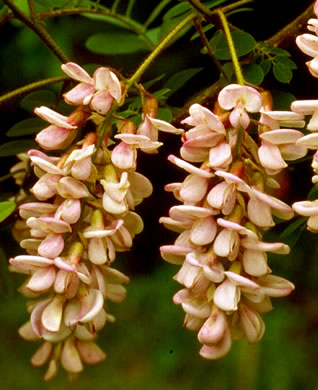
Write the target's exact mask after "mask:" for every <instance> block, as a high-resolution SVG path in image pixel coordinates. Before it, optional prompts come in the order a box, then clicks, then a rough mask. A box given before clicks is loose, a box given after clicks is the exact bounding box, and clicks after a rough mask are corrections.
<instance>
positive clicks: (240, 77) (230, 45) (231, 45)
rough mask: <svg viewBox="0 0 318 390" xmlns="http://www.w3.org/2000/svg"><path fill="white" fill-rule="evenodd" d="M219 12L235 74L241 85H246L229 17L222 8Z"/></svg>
mask: <svg viewBox="0 0 318 390" xmlns="http://www.w3.org/2000/svg"><path fill="white" fill-rule="evenodd" d="M217 13H218V15H219V18H220V21H221V24H222V27H223V31H224V35H225V39H226V42H227V45H228V48H229V51H230V54H231V58H232V63H233V68H234V72H235V75H236V79H237V82H238V84H240V85H244V77H243V73H242V70H241V67H240V63H239V60H238V57H237V54H236V50H235V46H234V42H233V38H232V34H231V31H230V27H229V25H228V22H227V19H226V17H225V15H224V13H223V11H222V10H221V9H218V10H217Z"/></svg>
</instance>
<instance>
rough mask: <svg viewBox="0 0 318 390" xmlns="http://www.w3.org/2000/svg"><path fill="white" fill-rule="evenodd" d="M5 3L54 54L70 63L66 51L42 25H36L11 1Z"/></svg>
mask: <svg viewBox="0 0 318 390" xmlns="http://www.w3.org/2000/svg"><path fill="white" fill-rule="evenodd" d="M3 2H4V3H5V4H6V5H7V6H8V7H9V8H10V9H11V11H12V12H13V14H14V15H15V17H16V18H17V19H19V20H20V21H21V22H22V23H23V24H25V25H26V26H27V27H29V29H30V30H32V31H33V32H34V33H35V34H36V35H37V36H38V37H39V38H40V39H41V40H42V42H43V43H44V44H45V45H46V46H47V47H48V48H49V49H50V50H51V51H52V53H53V54H54V55H55V56H56V57H57V58H58V59H59V60H60V61H61V62H68V61H69V58H68V57H67V55H66V54H65V53H64V51H63V50H62V49H61V48H60V47H59V45H58V44H57V43H56V42H55V40H54V39H53V38H52V37H51V35H50V34H49V33H48V32H47V30H46V29H45V28H44V27H43V26H42V25H41V24H40V23H36V22H35V20H32V19H30V18H29V17H28V16H27V15H25V13H24V12H22V11H21V10H20V9H19V8H18V7H16V5H15V4H14V3H13V2H12V1H11V0H3Z"/></svg>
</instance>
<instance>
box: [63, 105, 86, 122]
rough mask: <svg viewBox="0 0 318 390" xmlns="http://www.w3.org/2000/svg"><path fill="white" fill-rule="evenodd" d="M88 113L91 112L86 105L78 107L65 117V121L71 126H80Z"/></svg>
mask: <svg viewBox="0 0 318 390" xmlns="http://www.w3.org/2000/svg"><path fill="white" fill-rule="evenodd" d="M90 115H91V112H90V111H89V110H88V109H87V107H78V108H77V109H76V110H74V111H73V112H72V113H71V115H70V116H69V117H68V118H67V123H69V124H71V125H73V126H81V125H83V124H84V123H85V122H86V121H87V119H88V117H89V116H90Z"/></svg>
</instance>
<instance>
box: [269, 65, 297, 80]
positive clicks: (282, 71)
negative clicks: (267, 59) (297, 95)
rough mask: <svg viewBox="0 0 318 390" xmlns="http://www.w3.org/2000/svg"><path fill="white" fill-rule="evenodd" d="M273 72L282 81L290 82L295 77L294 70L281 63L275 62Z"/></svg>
mask: <svg viewBox="0 0 318 390" xmlns="http://www.w3.org/2000/svg"><path fill="white" fill-rule="evenodd" d="M273 74H274V76H275V78H276V79H277V80H278V81H280V82H281V83H289V82H290V81H291V79H292V78H293V72H292V70H291V69H290V68H288V67H286V66H284V65H281V64H273Z"/></svg>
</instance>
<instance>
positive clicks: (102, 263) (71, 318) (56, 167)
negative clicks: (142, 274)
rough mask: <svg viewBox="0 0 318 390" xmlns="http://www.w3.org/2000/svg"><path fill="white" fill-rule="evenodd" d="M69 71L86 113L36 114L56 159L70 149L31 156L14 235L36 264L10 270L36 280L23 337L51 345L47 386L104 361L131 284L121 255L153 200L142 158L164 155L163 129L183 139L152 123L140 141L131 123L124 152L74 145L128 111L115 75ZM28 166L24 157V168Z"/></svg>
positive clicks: (42, 353)
mask: <svg viewBox="0 0 318 390" xmlns="http://www.w3.org/2000/svg"><path fill="white" fill-rule="evenodd" d="M62 69H63V70H64V71H65V72H66V73H67V74H68V75H69V76H70V77H72V78H74V79H75V80H77V81H80V83H79V84H78V85H77V86H75V88H73V89H72V90H71V91H69V92H67V93H66V94H65V96H64V97H65V100H66V102H67V103H69V104H73V105H77V106H78V107H77V108H76V109H75V111H74V112H73V113H72V114H71V115H70V116H69V117H65V116H63V115H61V114H59V113H57V112H55V111H53V110H51V109H49V108H47V107H39V108H36V109H35V113H36V114H37V115H39V116H40V117H41V118H42V119H44V120H46V121H47V122H48V123H49V124H50V125H49V127H47V128H46V129H44V130H42V131H41V132H40V133H39V134H38V135H37V137H36V140H37V142H38V143H39V145H40V146H41V147H42V148H43V149H45V150H48V151H55V150H56V149H65V148H66V147H68V149H66V150H65V151H64V152H62V153H60V154H58V153H55V154H54V155H52V156H49V155H47V154H45V153H44V152H42V151H39V150H30V151H29V152H28V154H27V155H28V159H29V161H30V163H31V165H32V166H33V170H34V174H35V176H36V177H37V181H36V182H35V184H34V185H33V187H32V188H31V190H30V191H31V193H32V195H33V197H32V199H29V200H30V201H29V202H28V203H24V204H22V205H20V207H19V212H20V216H21V218H22V221H21V220H20V221H18V223H17V225H16V227H15V230H14V235H15V238H17V240H18V241H19V242H20V246H21V247H22V248H24V249H25V250H26V252H27V254H24V255H19V256H16V257H14V258H11V259H10V260H9V261H10V264H11V269H12V270H13V271H16V272H20V273H24V274H27V275H28V278H27V279H26V281H25V282H24V283H23V285H22V286H21V287H20V289H19V290H20V292H21V293H22V294H23V295H25V296H26V297H29V298H37V299H36V300H33V301H31V302H29V303H28V310H29V312H30V320H29V321H28V322H27V323H26V324H25V325H23V326H22V327H21V328H20V331H19V332H20V334H21V336H22V337H24V338H25V339H27V340H38V339H41V340H43V341H44V342H43V344H42V345H41V346H40V348H39V349H38V350H37V352H36V353H35V354H34V356H33V358H32V364H33V365H35V366H42V365H44V364H46V363H48V369H47V371H46V374H45V379H46V380H49V379H51V378H53V377H54V375H55V374H56V372H57V369H58V365H59V363H61V365H62V366H63V367H64V369H65V370H66V371H68V372H69V373H71V374H77V373H79V372H80V371H82V369H83V363H87V364H95V363H99V362H101V361H103V360H104V359H105V354H104V352H103V351H102V350H101V349H100V348H99V347H98V346H97V345H96V344H95V339H96V335H97V332H98V331H99V330H100V329H102V328H103V327H104V325H105V323H106V322H107V321H109V322H112V321H114V317H113V316H112V315H111V314H109V313H108V308H107V307H106V303H107V302H108V301H114V302H121V301H122V300H123V299H124V298H125V293H126V290H125V288H124V287H123V283H127V282H128V281H129V279H128V277H127V276H125V275H124V274H123V273H122V272H120V271H118V270H116V269H114V268H112V266H111V265H112V263H113V262H114V260H115V258H116V252H118V251H119V252H122V251H128V250H130V248H131V247H132V243H133V238H134V236H135V235H136V234H138V233H140V232H141V231H142V230H143V221H142V219H141V217H140V216H139V215H138V214H137V213H136V212H135V211H134V210H135V206H136V205H138V204H139V203H141V202H142V200H143V199H144V198H145V197H149V196H150V195H151V193H152V184H151V182H150V181H149V180H148V179H147V178H146V177H145V176H143V175H142V174H140V173H138V172H136V165H137V164H136V159H137V149H138V148H139V149H142V150H144V151H149V150H152V151H154V150H156V149H157V148H158V147H159V146H160V145H161V143H159V142H158V141H157V138H158V137H157V134H156V131H157V129H159V130H163V131H172V132H177V133H180V131H179V130H178V129H175V128H174V127H173V126H172V125H169V124H166V123H164V122H162V121H160V120H158V119H155V118H154V117H150V116H145V118H144V121H143V122H142V123H141V125H140V127H145V124H144V122H145V121H147V122H148V123H147V124H146V127H147V128H148V129H150V130H151V134H149V136H148V135H146V134H144V133H143V131H142V130H140V131H139V134H135V131H134V127H133V126H132V122H129V121H124V125H122V126H121V127H120V133H119V134H117V135H115V137H114V138H115V141H116V140H119V143H118V144H117V145H115V146H112V145H113V144H114V141H112V140H111V139H110V135H109V134H110V133H107V132H106V134H105V135H104V137H103V138H102V139H100V140H98V136H99V135H98V134H96V133H88V134H86V135H85V136H84V139H83V140H79V141H78V142H76V143H74V140H75V137H76V135H77V129H78V127H79V126H81V127H82V128H83V129H84V130H85V124H86V121H87V120H88V118H90V117H91V118H94V120H95V123H97V125H99V124H100V123H102V122H103V120H104V119H105V118H104V117H103V116H102V115H105V114H107V113H108V112H109V110H110V109H111V107H112V105H113V104H114V102H117V103H119V101H120V100H121V84H120V82H119V80H118V78H117V76H116V75H115V74H114V73H113V72H111V71H110V70H109V69H107V68H99V69H97V70H96V71H95V73H94V77H93V78H91V77H90V76H89V75H88V74H87V73H86V72H85V71H84V69H82V68H81V67H79V66H78V65H76V64H74V63H68V64H66V65H63V66H62ZM153 116H155V115H153ZM118 127H119V126H118ZM127 129H128V130H127ZM97 130H98V129H97ZM98 145H100V146H98ZM24 160H25V156H23V160H22V162H21V163H19V164H20V165H21V164H25V162H24ZM18 168H19V167H15V168H14V169H15V170H16V169H18ZM22 179H23V178H20V177H16V180H22Z"/></svg>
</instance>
